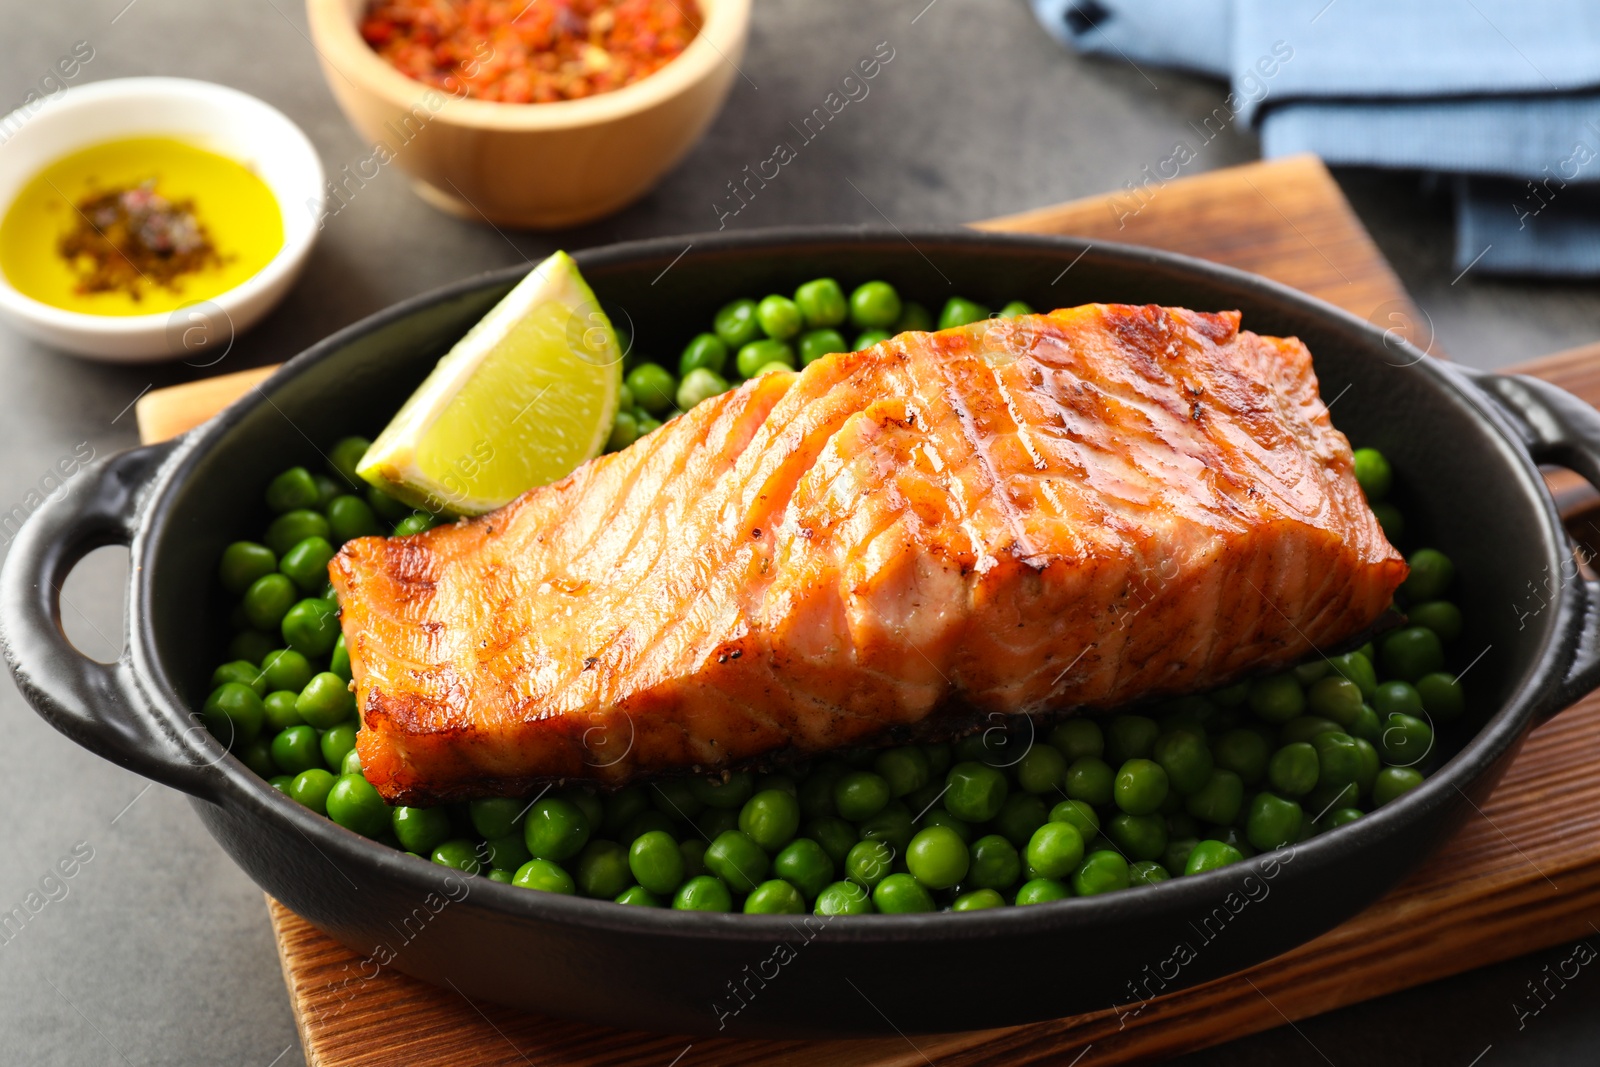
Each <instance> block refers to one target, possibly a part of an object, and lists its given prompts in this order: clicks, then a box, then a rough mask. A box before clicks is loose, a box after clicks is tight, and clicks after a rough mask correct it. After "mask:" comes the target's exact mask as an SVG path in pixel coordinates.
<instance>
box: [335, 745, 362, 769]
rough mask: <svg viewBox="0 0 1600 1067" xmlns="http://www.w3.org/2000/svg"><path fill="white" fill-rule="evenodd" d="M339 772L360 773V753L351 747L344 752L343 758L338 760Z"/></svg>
mask: <svg viewBox="0 0 1600 1067" xmlns="http://www.w3.org/2000/svg"><path fill="white" fill-rule="evenodd" d="M339 773H340V774H360V773H361V753H360V752H359V751H357V750H356V749H353V748H352V749H351V750H350V751H349V752H346V753H345V754H344V759H342V760H340V761H339Z"/></svg>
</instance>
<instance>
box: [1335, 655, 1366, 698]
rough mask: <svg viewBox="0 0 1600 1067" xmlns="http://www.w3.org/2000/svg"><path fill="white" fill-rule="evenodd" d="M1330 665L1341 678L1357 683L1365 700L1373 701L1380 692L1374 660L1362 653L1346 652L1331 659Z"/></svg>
mask: <svg viewBox="0 0 1600 1067" xmlns="http://www.w3.org/2000/svg"><path fill="white" fill-rule="evenodd" d="M1328 663H1329V664H1331V665H1332V666H1333V669H1334V671H1335V672H1337V673H1338V674H1339V675H1340V676H1342V677H1345V678H1348V679H1350V680H1351V681H1352V682H1354V683H1356V686H1357V687H1358V688H1360V690H1361V696H1362V698H1363V699H1366V700H1371V699H1372V697H1373V694H1375V693H1376V692H1377V691H1378V672H1377V671H1375V670H1373V669H1372V660H1370V659H1369V658H1367V656H1366V655H1365V654H1364V653H1362V652H1359V651H1357V652H1346V653H1345V654H1344V655H1342V656H1333V657H1330V658H1329V660H1328Z"/></svg>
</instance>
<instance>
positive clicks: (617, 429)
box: [606, 411, 639, 452]
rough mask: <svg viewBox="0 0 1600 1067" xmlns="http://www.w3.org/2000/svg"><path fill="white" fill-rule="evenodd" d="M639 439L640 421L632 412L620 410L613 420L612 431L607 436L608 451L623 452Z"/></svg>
mask: <svg viewBox="0 0 1600 1067" xmlns="http://www.w3.org/2000/svg"><path fill="white" fill-rule="evenodd" d="M638 439H639V422H638V420H637V419H635V418H634V417H633V414H632V412H628V411H618V412H617V414H616V417H615V418H614V419H612V420H611V433H610V435H609V436H608V437H607V438H606V451H607V452H621V451H622V450H623V449H624V448H627V447H628V446H629V445H631V444H633V443H634V442H635V441H637V440H638Z"/></svg>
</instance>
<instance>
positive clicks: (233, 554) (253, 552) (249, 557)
mask: <svg viewBox="0 0 1600 1067" xmlns="http://www.w3.org/2000/svg"><path fill="white" fill-rule="evenodd" d="M277 569H278V557H277V556H276V555H274V554H273V552H272V549H270V548H268V547H267V546H266V545H258V544H256V543H255V542H254V541H235V542H234V543H233V544H231V545H229V546H228V547H227V548H225V549H223V550H222V561H221V562H220V563H219V564H218V565H217V580H218V581H220V582H221V583H222V588H224V589H226V590H227V591H228V592H230V593H232V594H234V595H235V596H239V595H242V594H243V593H244V591H245V590H246V589H249V588H250V586H251V585H252V584H254V582H255V581H256V580H257V579H258V578H263V577H265V576H267V575H269V574H271V573H273V572H274V571H276V570H277Z"/></svg>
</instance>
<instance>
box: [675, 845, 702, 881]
mask: <svg viewBox="0 0 1600 1067" xmlns="http://www.w3.org/2000/svg"><path fill="white" fill-rule="evenodd" d="M678 851H679V852H680V853H682V854H683V876H684V877H685V878H698V877H700V876H701V875H702V874H705V873H706V843H705V842H704V841H702V840H701V839H700V838H698V837H691V838H689V839H688V840H687V841H679V842H678Z"/></svg>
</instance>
